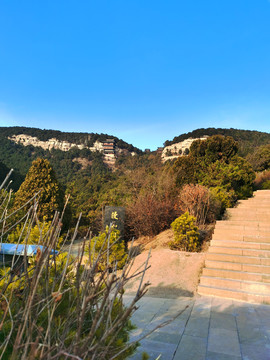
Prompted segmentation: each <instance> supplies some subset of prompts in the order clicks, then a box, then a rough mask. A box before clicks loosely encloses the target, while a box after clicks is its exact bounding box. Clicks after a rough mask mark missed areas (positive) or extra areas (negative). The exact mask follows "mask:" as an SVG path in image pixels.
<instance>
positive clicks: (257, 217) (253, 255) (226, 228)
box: [198, 190, 270, 303]
mask: <svg viewBox="0 0 270 360" xmlns="http://www.w3.org/2000/svg"><path fill="white" fill-rule="evenodd" d="M227 218H228V219H227V220H222V221H217V223H216V226H215V231H214V234H213V237H212V240H211V243H210V247H209V250H208V253H207V255H206V261H205V268H204V269H203V272H202V275H201V278H200V284H199V286H198V293H199V294H201V295H211V296H219V297H225V298H231V299H237V300H242V301H249V302H256V303H270V190H259V191H256V192H254V197H253V198H250V199H248V200H241V201H239V204H238V206H237V207H235V208H232V209H227Z"/></svg>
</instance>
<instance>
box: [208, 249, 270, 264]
mask: <svg viewBox="0 0 270 360" xmlns="http://www.w3.org/2000/svg"><path fill="white" fill-rule="evenodd" d="M206 259H207V260H215V261H223V262H229V263H236V264H239V265H241V264H253V265H265V266H270V258H259V257H255V256H254V257H253V256H241V255H230V254H228V255H227V254H215V253H209V252H208V253H207V254H206Z"/></svg>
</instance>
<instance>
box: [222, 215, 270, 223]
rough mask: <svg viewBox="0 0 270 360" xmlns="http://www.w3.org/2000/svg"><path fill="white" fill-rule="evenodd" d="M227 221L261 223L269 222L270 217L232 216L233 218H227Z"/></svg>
mask: <svg viewBox="0 0 270 360" xmlns="http://www.w3.org/2000/svg"><path fill="white" fill-rule="evenodd" d="M227 219H228V220H238V221H242V220H244V221H254V220H255V221H263V222H268V223H269V222H270V216H269V215H260V216H256V215H254V214H253V215H241V214H239V215H237V214H236V215H234V216H230V215H229V217H227Z"/></svg>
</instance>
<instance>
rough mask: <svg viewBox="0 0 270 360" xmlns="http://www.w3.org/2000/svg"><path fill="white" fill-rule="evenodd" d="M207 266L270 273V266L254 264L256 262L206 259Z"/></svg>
mask: <svg viewBox="0 0 270 360" xmlns="http://www.w3.org/2000/svg"><path fill="white" fill-rule="evenodd" d="M205 267H207V268H213V269H221V270H234V271H244V272H252V273H260V274H270V266H267V265H254V264H239V263H234V262H228V261H218V260H208V259H207V260H205Z"/></svg>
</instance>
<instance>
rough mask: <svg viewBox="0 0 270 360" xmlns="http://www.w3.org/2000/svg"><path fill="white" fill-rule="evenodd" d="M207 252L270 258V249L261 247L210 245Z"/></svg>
mask: <svg viewBox="0 0 270 360" xmlns="http://www.w3.org/2000/svg"><path fill="white" fill-rule="evenodd" d="M209 253H211V254H212V253H214V254H224V255H241V256H248V257H250V256H251V257H258V258H270V251H269V250H261V249H243V248H236V247H224V246H210V248H209Z"/></svg>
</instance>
